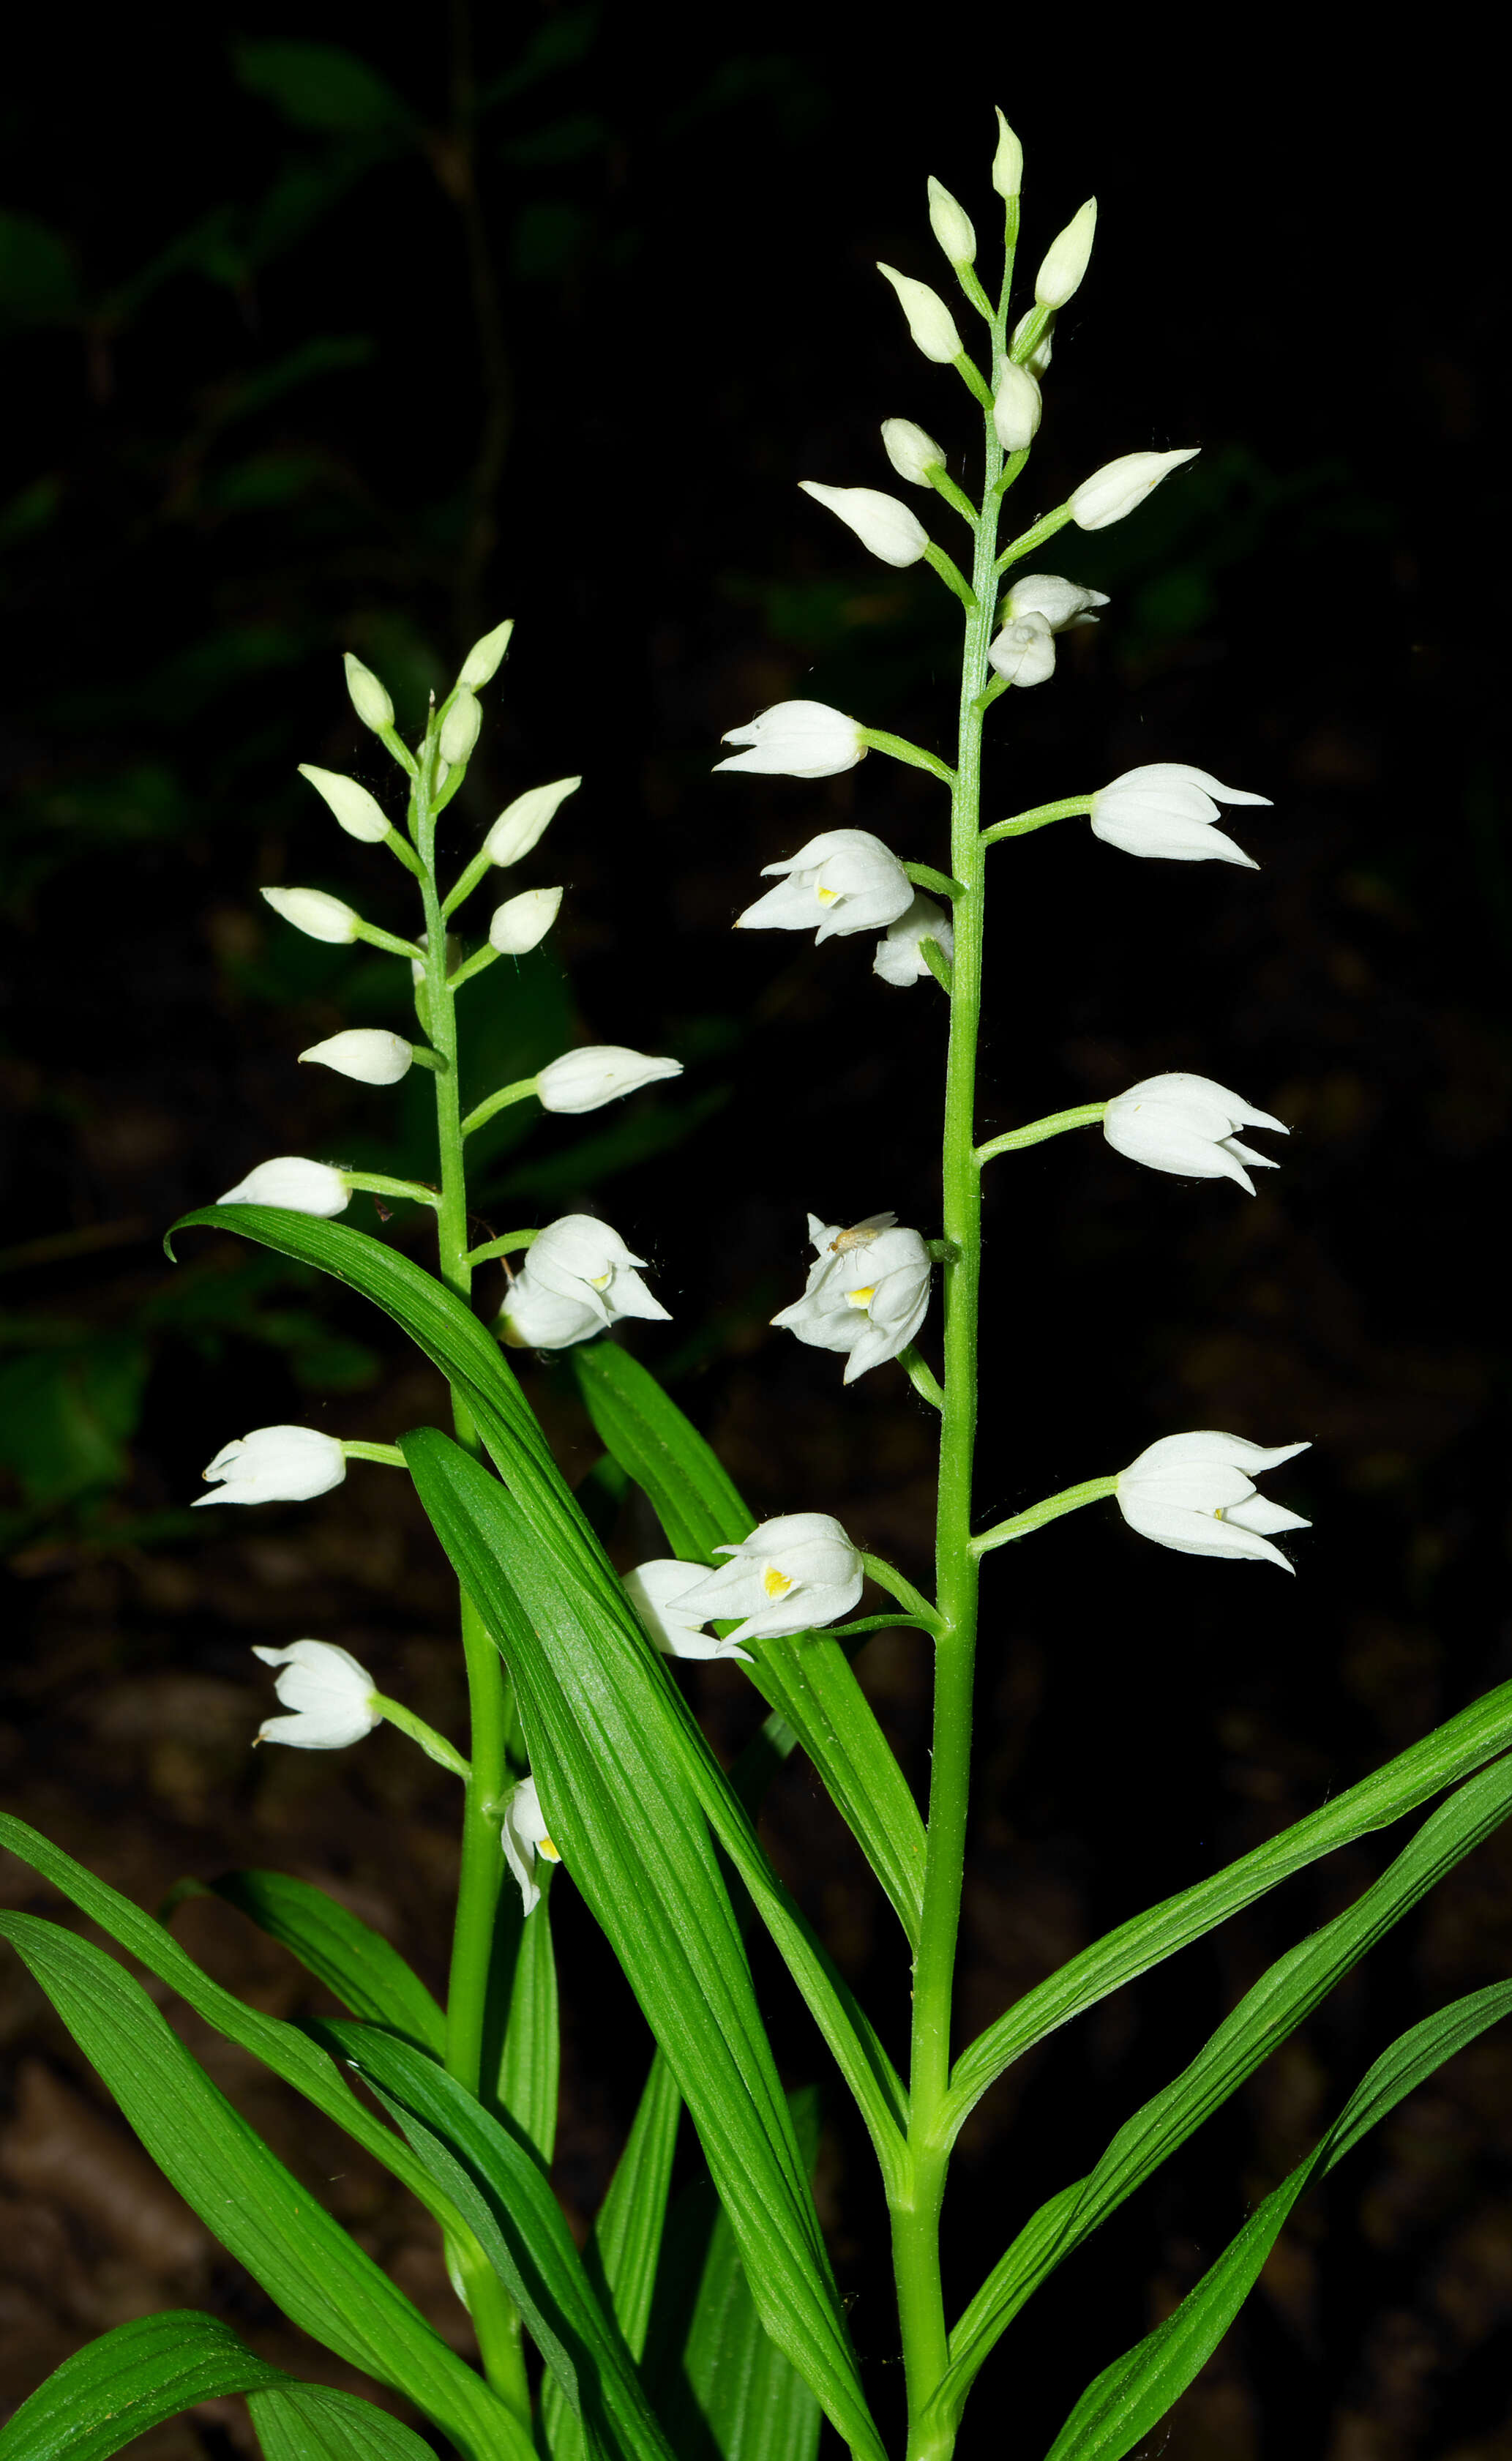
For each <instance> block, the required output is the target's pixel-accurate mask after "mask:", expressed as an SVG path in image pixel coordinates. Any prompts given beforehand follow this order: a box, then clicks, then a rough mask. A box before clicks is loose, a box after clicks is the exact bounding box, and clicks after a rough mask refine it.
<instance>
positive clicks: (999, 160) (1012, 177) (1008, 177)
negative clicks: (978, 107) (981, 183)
mask: <svg viewBox="0 0 1512 2461" xmlns="http://www.w3.org/2000/svg"><path fill="white" fill-rule="evenodd" d="M1023 182H1024V149H1023V147H1022V145H1021V144H1020V143H1019V141H1018V139H1017V138H1016V137H1015V136H1014V134H1013V132H1012V129H1011V128H1010V126H1009V124H1008V122H1007V120H1006V119H1005V118H1004V117H1003V115H1002V113H1001V111H999V113H998V115H997V152H996V153H995V154H994V155H993V157H992V185H993V187H994V188H995V189H996V190H997V193H998V195H999V196H1000V197H1001V198H1002V199H1003V201H1004V203H1007V202H1008V200H1009V198H1011V197H1016V196H1017V194H1018V192H1019V189H1020V188H1021V187H1022V185H1023Z"/></svg>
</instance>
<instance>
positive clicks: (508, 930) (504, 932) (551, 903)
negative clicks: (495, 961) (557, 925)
mask: <svg viewBox="0 0 1512 2461" xmlns="http://www.w3.org/2000/svg"><path fill="white" fill-rule="evenodd" d="M561 903H562V891H561V889H560V888H527V889H525V890H523V891H522V894H521V895H520V896H519V897H509V898H506V899H505V900H504V903H503V905H502V906H496V907H495V909H494V911H493V917H492V920H491V921H490V923H489V926H488V937H489V941H490V943H491V945H492V946H493V947H494V948H496V949H497V950H498V952H499V953H500V956H501V957H522V956H523V955H524V953H525V951H526V950H527V949H533V948H534V947H535V946H536V943H537V941H538V940H543V939H544V938H545V936H546V933H547V932H548V931H550V929H551V926H552V925H553V923H554V922H555V921H556V919H557V909H558V907H559V906H560V905H561Z"/></svg>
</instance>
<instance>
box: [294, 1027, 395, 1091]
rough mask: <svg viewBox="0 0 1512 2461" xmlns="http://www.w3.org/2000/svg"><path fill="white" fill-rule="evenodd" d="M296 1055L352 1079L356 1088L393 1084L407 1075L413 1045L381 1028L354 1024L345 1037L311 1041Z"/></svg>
mask: <svg viewBox="0 0 1512 2461" xmlns="http://www.w3.org/2000/svg"><path fill="white" fill-rule="evenodd" d="M299 1056H300V1058H301V1059H313V1060H316V1061H318V1062H319V1064H320V1066H321V1067H322V1068H333V1069H334V1070H335V1072H336V1074H337V1076H338V1077H354V1078H355V1079H356V1081H357V1082H358V1084H359V1085H396V1084H397V1083H398V1081H399V1080H400V1078H401V1077H407V1076H408V1075H409V1073H410V1069H411V1066H412V1064H413V1062H414V1059H415V1045H414V1043H413V1042H406V1041H405V1039H404V1037H403V1035H402V1034H390V1033H389V1032H388V1031H387V1030H386V1028H384V1027H383V1026H378V1025H353V1026H349V1027H348V1029H347V1031H346V1033H345V1034H332V1035H330V1036H329V1037H328V1038H327V1039H326V1041H324V1042H312V1043H311V1044H310V1046H309V1050H308V1051H302V1052H301V1053H300V1055H299Z"/></svg>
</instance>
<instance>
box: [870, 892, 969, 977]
mask: <svg viewBox="0 0 1512 2461" xmlns="http://www.w3.org/2000/svg"><path fill="white" fill-rule="evenodd" d="M925 940H932V941H933V942H934V943H935V946H936V947H937V948H938V950H939V952H940V954H941V955H942V957H944V959H945V961H946V963H947V965H948V964H949V963H950V960H951V959H952V958H953V956H954V955H955V933H954V931H952V930H951V927H950V918H949V916H948V914H947V912H946V910H945V908H944V907H943V906H937V905H936V904H935V902H934V899H933V898H932V897H926V896H924V895H923V894H921V893H918V892H916V893H915V896H914V899H913V903H912V904H911V905H910V906H909V908H908V909H907V911H906V912H905V913H903V914H900V915H899V917H898V920H897V922H896V923H895V924H894V925H893V926H892V929H891V930H890V931H888V932H887V934H886V936H885V938H884V939H882V940H879V941H878V943H877V953H876V955H875V957H873V959H872V961H871V970H872V973H873V974H880V975H881V976H882V979H883V981H884V983H894V984H896V985H897V986H898V988H899V989H900V990H902V989H904V988H905V986H906V985H907V984H909V983H922V982H923V981H924V979H925V977H926V974H928V972H929V966H928V962H927V960H926V957H925V955H924V953H923V950H922V947H921V943H922V942H923V941H925Z"/></svg>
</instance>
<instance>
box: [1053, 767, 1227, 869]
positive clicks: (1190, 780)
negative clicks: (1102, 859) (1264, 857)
mask: <svg viewBox="0 0 1512 2461" xmlns="http://www.w3.org/2000/svg"><path fill="white" fill-rule="evenodd" d="M1220 803H1253V804H1256V805H1257V806H1259V807H1260V808H1262V809H1265V810H1268V809H1269V805H1270V798H1269V796H1268V795H1246V793H1245V792H1244V791H1243V789H1242V788H1241V787H1238V786H1221V785H1220V784H1219V782H1218V780H1217V779H1216V778H1212V777H1209V775H1208V773H1207V771H1206V770H1205V769H1192V768H1188V767H1187V765H1186V763H1185V762H1184V761H1182V760H1152V761H1149V762H1147V763H1146V764H1145V766H1144V767H1143V768H1140V769H1126V770H1125V771H1124V773H1123V775H1122V777H1121V778H1115V779H1114V781H1113V783H1112V784H1111V785H1109V786H1103V787H1101V788H1099V790H1098V792H1097V794H1096V795H1094V797H1093V799H1092V814H1091V818H1092V834H1093V836H1094V837H1095V838H1102V839H1103V840H1104V841H1105V842H1106V844H1107V845H1116V846H1121V847H1122V848H1123V851H1124V853H1125V854H1138V855H1160V856H1163V857H1164V858H1165V860H1166V861H1167V862H1170V863H1241V864H1243V865H1244V866H1245V867H1246V870H1249V871H1258V870H1259V869H1260V866H1259V865H1258V863H1256V861H1255V859H1254V857H1253V855H1247V854H1246V852H1245V849H1244V847H1243V846H1242V845H1235V844H1234V841H1233V839H1232V838H1230V837H1225V834H1224V832H1223V830H1222V829H1221V828H1219V827H1218V826H1217V825H1216V824H1217V820H1218V806H1219V804H1220Z"/></svg>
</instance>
